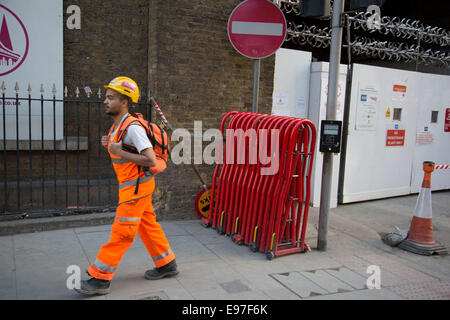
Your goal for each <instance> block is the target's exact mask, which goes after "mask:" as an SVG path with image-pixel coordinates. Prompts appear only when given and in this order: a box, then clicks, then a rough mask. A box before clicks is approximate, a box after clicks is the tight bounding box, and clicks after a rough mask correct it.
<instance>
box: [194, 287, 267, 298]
mask: <svg viewBox="0 0 450 320" xmlns="http://www.w3.org/2000/svg"><path fill="white" fill-rule="evenodd" d="M193 296H194V299H196V300H236V301H245V300H270V297H269V296H267V295H266V294H264V292H262V291H260V290H252V291H246V292H244V293H233V294H229V293H227V292H226V291H225V290H224V289H223V288H216V289H214V290H206V291H196V292H194V293H193Z"/></svg>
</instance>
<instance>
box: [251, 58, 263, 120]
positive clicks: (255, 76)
mask: <svg viewBox="0 0 450 320" xmlns="http://www.w3.org/2000/svg"><path fill="white" fill-rule="evenodd" d="M260 67H261V59H255V64H254V71H253V104H252V112H253V113H257V112H258V97H259V74H260Z"/></svg>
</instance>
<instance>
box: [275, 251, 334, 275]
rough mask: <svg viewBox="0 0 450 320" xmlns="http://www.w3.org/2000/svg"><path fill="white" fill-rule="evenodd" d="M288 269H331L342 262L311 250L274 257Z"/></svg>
mask: <svg viewBox="0 0 450 320" xmlns="http://www.w3.org/2000/svg"><path fill="white" fill-rule="evenodd" d="M275 260H279V261H281V263H283V264H284V265H285V266H286V269H287V270H290V271H308V270H317V269H328V268H329V269H331V268H338V267H341V266H342V263H341V262H339V261H337V260H336V259H333V258H331V257H329V256H328V255H325V254H323V253H322V252H320V251H317V250H312V251H311V252H306V253H296V254H292V255H286V256H280V257H276V258H275Z"/></svg>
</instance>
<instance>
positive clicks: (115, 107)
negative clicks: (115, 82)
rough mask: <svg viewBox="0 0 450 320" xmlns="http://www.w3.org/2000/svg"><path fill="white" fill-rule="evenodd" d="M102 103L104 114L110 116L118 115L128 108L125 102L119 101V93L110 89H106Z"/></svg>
mask: <svg viewBox="0 0 450 320" xmlns="http://www.w3.org/2000/svg"><path fill="white" fill-rule="evenodd" d="M103 103H104V104H105V113H106V114H108V115H110V116H115V115H118V114H120V113H121V112H122V111H123V110H124V109H125V108H127V107H128V102H127V100H126V99H121V95H120V93H118V92H116V91H114V90H111V89H106V98H105V101H104V102H103Z"/></svg>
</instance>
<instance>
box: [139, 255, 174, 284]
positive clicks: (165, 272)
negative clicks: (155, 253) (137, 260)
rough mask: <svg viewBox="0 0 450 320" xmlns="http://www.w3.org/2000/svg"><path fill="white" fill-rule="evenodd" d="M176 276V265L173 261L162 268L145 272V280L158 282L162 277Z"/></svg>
mask: <svg viewBox="0 0 450 320" xmlns="http://www.w3.org/2000/svg"><path fill="white" fill-rule="evenodd" d="M177 274H178V270H177V263H176V262H175V259H174V260H172V261H171V262H169V263H168V264H166V265H165V266H162V267H161V268H154V269H150V270H147V271H145V279H147V280H158V279H161V278H164V277H170V276H176V275H177Z"/></svg>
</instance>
